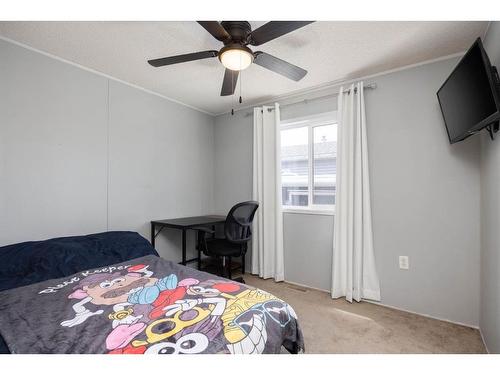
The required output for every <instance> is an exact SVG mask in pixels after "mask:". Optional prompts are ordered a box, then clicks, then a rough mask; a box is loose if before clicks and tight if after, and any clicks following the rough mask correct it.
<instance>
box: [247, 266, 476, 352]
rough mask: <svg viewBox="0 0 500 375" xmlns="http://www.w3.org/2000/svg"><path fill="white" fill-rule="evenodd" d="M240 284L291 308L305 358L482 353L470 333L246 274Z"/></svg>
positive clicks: (430, 320) (450, 326)
mask: <svg viewBox="0 0 500 375" xmlns="http://www.w3.org/2000/svg"><path fill="white" fill-rule="evenodd" d="M245 281H246V283H247V284H248V285H252V286H254V287H257V288H260V289H263V290H266V291H268V292H270V293H272V294H274V295H275V296H277V297H279V298H281V299H283V300H285V301H286V302H288V303H289V304H290V305H291V306H292V307H293V308H294V310H295V311H296V313H297V315H298V317H299V323H300V325H301V327H302V331H303V333H304V340H305V346H306V353H485V348H484V345H483V342H482V340H481V336H480V334H479V331H478V330H476V329H473V328H469V327H464V326H460V325H457V324H452V323H447V322H443V321H440V320H436V319H431V318H426V317H423V316H419V315H416V314H411V313H407V312H403V311H398V310H394V309H390V308H387V307H383V306H378V305H374V304H371V303H367V302H361V303H353V304H350V303H348V302H346V301H345V300H343V299H337V300H332V299H331V298H330V295H329V294H328V293H325V292H321V291H317V290H313V289H306V288H300V287H296V286H293V285H291V284H287V283H276V282H274V281H272V280H262V279H259V278H257V277H255V276H251V275H248V274H246V275H245Z"/></svg>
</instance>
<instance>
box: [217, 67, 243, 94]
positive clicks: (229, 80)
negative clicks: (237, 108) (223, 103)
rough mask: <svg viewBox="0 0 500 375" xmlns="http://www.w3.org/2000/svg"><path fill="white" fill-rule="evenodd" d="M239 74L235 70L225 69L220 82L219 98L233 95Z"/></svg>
mask: <svg viewBox="0 0 500 375" xmlns="http://www.w3.org/2000/svg"><path fill="white" fill-rule="evenodd" d="M238 75H239V72H238V71H236V70H230V69H226V71H225V72H224V80H223V81H222V90H221V91H220V96H228V95H233V94H234V89H235V88H236V83H237V82H238Z"/></svg>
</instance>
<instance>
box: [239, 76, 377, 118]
mask: <svg viewBox="0 0 500 375" xmlns="http://www.w3.org/2000/svg"><path fill="white" fill-rule="evenodd" d="M363 88H364V89H376V88H377V84H376V83H369V84H367V85H364V86H363ZM350 91H351V89H347V90H344V91H342V92H344V93H349V92H350ZM357 91H358V89H357V88H356V87H355V88H354V93H356V92H357ZM338 95H339V94H338V93H333V94H327V95H322V96H317V97H315V98H311V99H301V100H298V101H296V102H292V103H287V104H283V105H280V108H283V107H288V106H290V105H295V104H300V103H308V102H310V101H313V100H319V99H325V98H334V97H336V96H338ZM273 110H274V107H270V108H268V109H267V111H268V112H271V111H273ZM250 115H253V112H247V113H245V115H244V117H248V116H250Z"/></svg>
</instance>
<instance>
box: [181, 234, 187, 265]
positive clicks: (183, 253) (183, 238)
mask: <svg viewBox="0 0 500 375" xmlns="http://www.w3.org/2000/svg"><path fill="white" fill-rule="evenodd" d="M182 264H183V265H184V266H185V265H186V230H185V229H183V230H182Z"/></svg>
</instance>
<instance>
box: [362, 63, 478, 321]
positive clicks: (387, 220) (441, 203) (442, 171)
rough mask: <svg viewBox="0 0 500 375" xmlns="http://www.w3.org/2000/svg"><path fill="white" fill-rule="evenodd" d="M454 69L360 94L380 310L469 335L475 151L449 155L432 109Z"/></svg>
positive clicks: (424, 69) (422, 71) (426, 70)
mask: <svg viewBox="0 0 500 375" xmlns="http://www.w3.org/2000/svg"><path fill="white" fill-rule="evenodd" d="M456 62H457V60H456V59H452V60H446V61H441V62H436V63H433V64H428V65H423V66H420V67H416V68H412V69H407V70H403V71H400V72H396V73H393V74H388V75H385V76H381V77H378V78H377V79H376V82H377V85H378V88H377V89H376V90H374V91H368V92H367V94H366V113H367V121H368V144H369V161H370V168H371V169H370V177H371V196H372V215H373V231H374V244H375V251H376V262H377V269H378V273H379V278H380V284H381V293H382V303H384V304H387V305H392V306H396V307H398V308H403V309H407V310H411V311H415V312H418V313H423V314H428V315H431V316H434V317H438V318H443V319H449V320H452V321H455V322H462V323H465V324H470V325H474V326H477V325H478V319H479V299H478V294H479V247H480V244H479V231H480V228H479V217H480V213H479V199H480V198H479V197H480V188H479V143H478V139H477V137H476V138H474V137H473V138H469V139H468V140H466V141H464V142H462V143H458V144H455V145H453V146H451V145H450V144H449V143H448V138H447V135H446V130H445V127H444V124H443V120H442V117H441V113H440V110H439V106H438V103H437V100H436V91H437V89H438V88H439V87H440V85H441V84H442V82H443V81H444V80H445V79H446V77H447V76H448V75H449V73H450V72H451V70H452V69H453V67H454V65H455V64H456ZM399 255H408V256H409V261H410V269H409V270H407V271H406V270H400V269H399V267H398V256H399ZM408 296H411V298H409V297H408Z"/></svg>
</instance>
